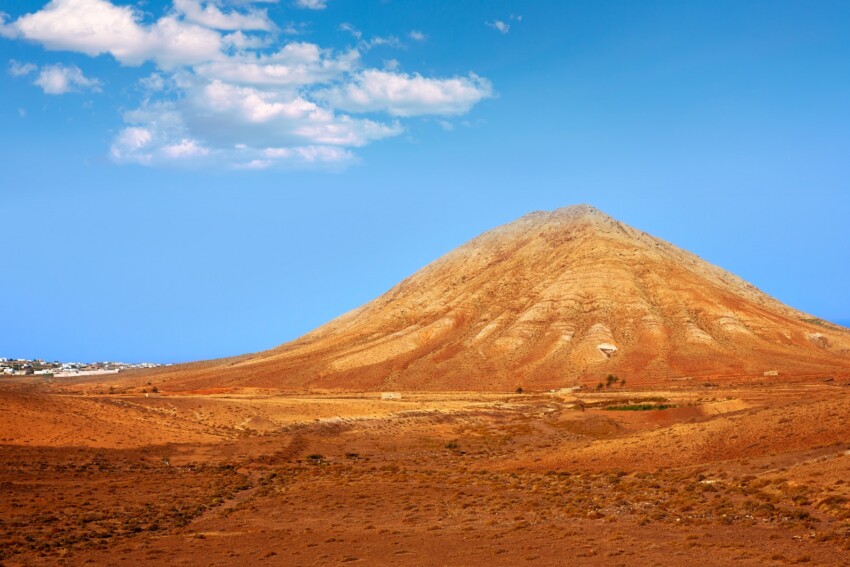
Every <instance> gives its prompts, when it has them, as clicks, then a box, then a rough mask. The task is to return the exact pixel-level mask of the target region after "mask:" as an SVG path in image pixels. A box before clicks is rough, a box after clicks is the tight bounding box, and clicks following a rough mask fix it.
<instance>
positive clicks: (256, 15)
mask: <svg viewBox="0 0 850 567" xmlns="http://www.w3.org/2000/svg"><path fill="white" fill-rule="evenodd" d="M174 9H175V10H176V11H177V12H178V13H180V14H183V16H184V17H185V18H186V20H188V21H190V22H194V23H196V24H199V25H202V26H204V27H208V28H212V29H216V30H264V31H269V30H272V29H274V27H275V26H274V24H273V23H272V21H271V20H269V17H268V13H267V12H266V11H265V10H248V11H247V12H244V13H243V12H236V11H231V12H223V11H222V10H221V8H219V7H218V6H217V5H216V3H215V2H210V1H204V0H174Z"/></svg>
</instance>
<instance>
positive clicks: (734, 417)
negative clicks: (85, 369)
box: [0, 380, 850, 565]
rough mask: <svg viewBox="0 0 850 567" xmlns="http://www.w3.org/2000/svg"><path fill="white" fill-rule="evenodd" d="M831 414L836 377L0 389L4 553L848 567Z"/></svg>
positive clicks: (840, 464) (837, 401)
mask: <svg viewBox="0 0 850 567" xmlns="http://www.w3.org/2000/svg"><path fill="white" fill-rule="evenodd" d="M671 406H672V407H671ZM647 407H649V408H650V409H644V408H647ZM656 408H665V409H656ZM848 410H850V385H848V384H845V383H844V381H843V380H833V381H829V382H825V381H823V380H819V381H816V382H810V383H808V384H788V385H777V384H766V383H762V382H752V383H748V384H739V385H720V386H718V385H717V384H712V383H704V384H692V383H688V384H682V383H678V382H671V383H670V385H669V387H668V388H666V389H660V388H654V389H633V388H632V387H630V386H628V385H626V387H625V388H624V387H621V386H619V385H617V384H613V385H612V386H611V387H610V388H605V389H603V390H602V391H596V390H592V391H587V390H581V391H577V392H558V393H554V392H544V391H539V392H525V393H523V394H515V393H511V394H506V393H502V394H499V393H486V394H479V393H415V394H414V393H404V394H403V397H402V399H401V400H390V401H382V400H380V396H379V394H377V393H351V394H340V393H327V394H316V393H312V394H292V393H288V394H285V393H281V392H275V391H268V390H266V391H261V390H236V389H234V390H220V391H215V392H206V393H169V392H162V393H160V394H155V395H151V394H148V396H147V397H146V396H145V395H144V394H140V393H137V392H130V391H121V390H113V393H111V394H110V393H108V392H107V391H104V390H103V389H102V388H100V387H98V386H92V385H90V384H85V383H81V384H76V385H73V384H70V385H69V384H64V385H57V384H36V383H34V382H33V383H29V384H21V383H20V380H18V381H17V382H12V381H11V380H9V381H6V382H4V383H0V558H2V559H0V562H2V564H3V565H42V564H67V565H82V564H93V565H133V564H138V563H157V564H169V565H251V564H267V565H328V564H341V563H361V564H368V565H481V564H492V565H518V564H519V565H522V564H541V565H565V564H598V565H644V564H646V565H652V564H655V565H706V564H735V565H785V564H795V563H808V564H813V565H842V564H850V437H848V426H847V416H848V415H850V412H848Z"/></svg>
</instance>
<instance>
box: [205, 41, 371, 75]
mask: <svg viewBox="0 0 850 567" xmlns="http://www.w3.org/2000/svg"><path fill="white" fill-rule="evenodd" d="M359 59H360V53H359V52H358V51H357V50H350V51H346V52H344V53H339V54H336V53H334V52H332V51H330V50H327V49H321V48H320V47H319V46H318V45H315V44H312V43H300V42H293V43H288V44H286V45H285V46H284V47H283V48H282V49H280V50H279V51H277V52H276V53H272V54H270V55H261V54H256V53H250V54H244V55H239V56H234V57H229V58H227V59H222V60H219V61H213V62H210V63H206V64H203V65H198V66H197V67H195V71H196V72H197V73H198V74H199V75H202V76H205V77H209V78H211V79H221V80H224V81H229V82H232V83H240V84H249V85H310V84H314V83H323V82H328V81H331V80H333V79H335V78H337V77H338V76H340V75H341V74H343V73H347V72H350V71H352V70H354V68H355V67H356V66H357V64H358V62H359Z"/></svg>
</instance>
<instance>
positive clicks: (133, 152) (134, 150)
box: [110, 127, 153, 163]
mask: <svg viewBox="0 0 850 567" xmlns="http://www.w3.org/2000/svg"><path fill="white" fill-rule="evenodd" d="M152 140H153V133H152V132H151V131H150V130H148V129H147V128H137V127H130V128H124V129H123V130H122V131H121V132H120V133H119V134H118V136H117V137H116V138H115V140H114V141H113V142H112V147H111V148H110V154H111V155H112V158H113V159H114V160H116V161H119V162H127V161H135V162H137V163H149V162H150V161H151V158H152V156H151V154H150V153H148V152H147V151H146V148H147V147H148V146H149V145H150V143H151V141H152Z"/></svg>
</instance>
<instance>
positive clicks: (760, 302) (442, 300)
mask: <svg viewBox="0 0 850 567" xmlns="http://www.w3.org/2000/svg"><path fill="white" fill-rule="evenodd" d="M771 371H778V372H779V375H778V377H774V376H770V378H769V379H770V380H774V381H775V380H783V378H791V377H812V378H814V377H818V378H821V377H827V376H847V375H850V330H848V329H846V328H843V327H840V326H837V325H833V324H831V323H828V322H824V321H821V320H819V319H816V318H813V317H811V316H810V315H806V314H804V313H802V312H800V311H797V310H795V309H792V308H790V307H788V306H786V305H783V304H782V303H780V302H778V301H777V300H775V299H773V298H772V297H770V296H768V295H766V294H764V293H762V292H761V291H759V290H758V289H756V288H755V287H754V286H753V285H751V284H749V283H747V282H745V281H743V280H742V279H740V278H738V277H737V276H735V275H733V274H730V273H729V272H726V271H724V270H722V269H720V268H718V267H716V266H713V265H711V264H708V263H707V262H705V261H703V260H701V259H700V258H699V257H697V256H695V255H693V254H690V253H688V252H686V251H684V250H681V249H679V248H677V247H675V246H673V245H671V244H669V243H667V242H665V241H663V240H659V239H657V238H654V237H652V236H650V235H648V234H646V233H644V232H641V231H639V230H635V229H633V228H631V227H629V226H626V225H624V224H622V223H620V222H617V221H616V220H614V219H612V218H610V217H608V216H607V215H605V214H604V213H602V212H600V211H598V210H596V209H594V208H593V207H590V206H587V205H579V206H574V207H568V208H563V209H558V210H556V211H553V212H534V213H531V214H529V215H526V216H524V217H522V218H520V219H518V220H517V221H515V222H512V223H510V224H507V225H505V226H502V227H499V228H496V229H493V230H491V231H489V232H486V233H484V234H482V235H481V236H479V237H477V238H475V239H473V240H471V241H470V242H468V243H466V244H464V245H463V246H461V247H459V248H457V249H455V250H454V251H452V252H450V253H449V254H447V255H445V256H443V257H442V258H440V259H438V260H437V261H435V262H433V263H432V264H430V265H428V266H426V267H425V268H423V269H422V270H420V271H419V272H417V273H416V274H414V275H413V276H411V277H409V278H407V279H406V280H404V281H402V282H401V283H399V284H398V285H397V286H395V287H394V288H392V289H391V290H389V291H388V292H387V293H386V294H384V295H382V296H381V297H379V298H377V299H375V300H373V301H371V302H370V303H367V304H366V305H364V306H362V307H360V308H358V309H356V310H354V311H352V312H350V313H347V314H345V315H342V316H341V317H339V318H337V319H335V320H333V321H331V322H329V323H327V324H326V325H323V326H322V327H319V328H318V329H316V330H314V331H313V332H311V333H308V334H307V335H305V336H303V337H301V338H300V339H298V340H296V341H293V342H291V343H288V344H285V345H282V346H280V347H277V348H275V349H272V350H269V351H265V352H260V353H256V354H252V355H246V356H242V357H236V358H230V359H223V360H217V361H210V362H204V363H195V364H190V365H181V366H175V367H171V368H169V369H166V370H161V371H158V372H157V373H156V376H157V378H158V379H162V380H164V381H165V382H166V383H168V387H170V388H173V389H196V388H208V387H228V386H257V387H272V388H341V389H382V390H390V389H401V390H505V389H512V388H515V387H516V386H518V385H522V386H523V387H526V388H528V387H532V388H554V387H564V386H569V385H573V384H577V383H585V384H596V383H597V382H599V381H600V379H604V377H605V376H606V375H607V374H609V373H613V374H616V375H618V376H620V377H622V378H626V379H627V380H628V382H629V383H631V384H634V385H638V384H645V383H658V382H663V381H668V380H671V379H685V380H686V379H688V378H689V377H691V378H693V379H694V380H699V379H701V378H708V377H711V378H718V377H720V378H722V377H729V378H730V379H733V378H745V377H752V376H763V375H764V373H765V372H771Z"/></svg>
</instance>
